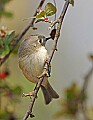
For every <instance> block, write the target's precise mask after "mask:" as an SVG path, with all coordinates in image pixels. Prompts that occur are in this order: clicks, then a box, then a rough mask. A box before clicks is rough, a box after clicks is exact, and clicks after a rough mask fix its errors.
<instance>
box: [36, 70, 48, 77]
mask: <svg viewBox="0 0 93 120" xmlns="http://www.w3.org/2000/svg"><path fill="white" fill-rule="evenodd" d="M45 76H46V77H49V74H48V71H47V70H46V69H44V70H43V73H42V74H41V75H40V76H37V78H38V79H40V78H42V77H45Z"/></svg>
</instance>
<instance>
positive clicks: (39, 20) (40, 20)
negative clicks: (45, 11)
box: [35, 19, 44, 23]
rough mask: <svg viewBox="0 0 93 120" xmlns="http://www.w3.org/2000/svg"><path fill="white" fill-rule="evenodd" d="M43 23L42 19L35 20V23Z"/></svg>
mask: <svg viewBox="0 0 93 120" xmlns="http://www.w3.org/2000/svg"><path fill="white" fill-rule="evenodd" d="M43 21H44V19H37V20H36V21H35V23H38V22H43Z"/></svg>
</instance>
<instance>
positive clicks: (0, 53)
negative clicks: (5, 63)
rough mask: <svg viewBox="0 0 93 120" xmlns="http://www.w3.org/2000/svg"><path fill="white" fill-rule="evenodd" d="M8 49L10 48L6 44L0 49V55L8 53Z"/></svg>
mask: <svg viewBox="0 0 93 120" xmlns="http://www.w3.org/2000/svg"><path fill="white" fill-rule="evenodd" d="M9 51H10V48H9V46H8V45H6V46H5V47H4V48H3V49H1V50H0V55H1V56H4V55H6V54H8V53H9Z"/></svg>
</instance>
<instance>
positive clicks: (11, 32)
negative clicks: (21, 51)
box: [3, 30, 15, 45]
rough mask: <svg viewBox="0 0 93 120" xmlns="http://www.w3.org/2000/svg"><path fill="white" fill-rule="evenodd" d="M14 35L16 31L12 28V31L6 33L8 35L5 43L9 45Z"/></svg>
mask: <svg viewBox="0 0 93 120" xmlns="http://www.w3.org/2000/svg"><path fill="white" fill-rule="evenodd" d="M14 35H15V31H14V30H12V31H10V32H9V33H8V34H7V35H6V37H5V38H4V40H3V41H4V43H5V45H8V44H9V43H10V42H11V41H12V40H13V39H14Z"/></svg>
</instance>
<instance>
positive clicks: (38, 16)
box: [36, 11, 45, 18]
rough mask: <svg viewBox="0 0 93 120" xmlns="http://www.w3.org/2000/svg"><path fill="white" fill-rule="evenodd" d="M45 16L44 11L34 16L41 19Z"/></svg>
mask: <svg viewBox="0 0 93 120" xmlns="http://www.w3.org/2000/svg"><path fill="white" fill-rule="evenodd" d="M44 16H45V12H44V11H41V12H40V13H38V14H37V15H36V18H42V17H44Z"/></svg>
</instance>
